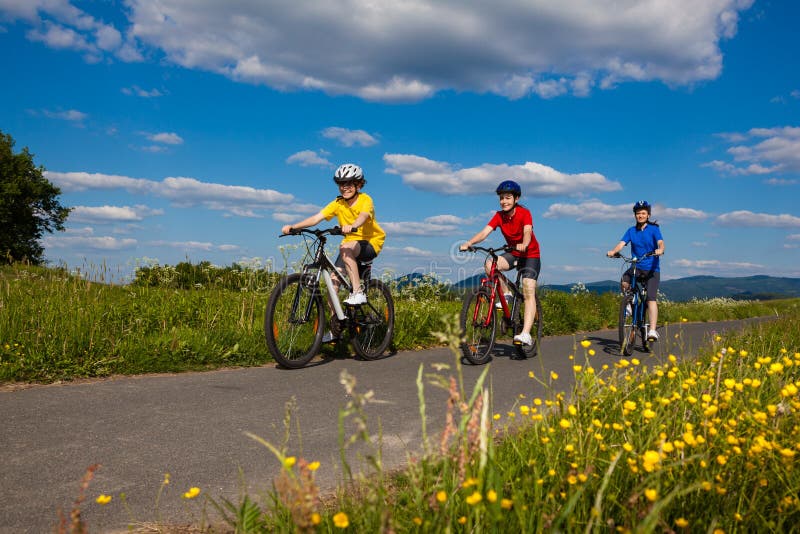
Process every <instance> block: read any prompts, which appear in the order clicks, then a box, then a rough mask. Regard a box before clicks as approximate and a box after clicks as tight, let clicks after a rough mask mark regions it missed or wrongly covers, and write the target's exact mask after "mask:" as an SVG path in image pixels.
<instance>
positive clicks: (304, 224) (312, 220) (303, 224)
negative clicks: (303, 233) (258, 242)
mask: <svg viewBox="0 0 800 534" xmlns="http://www.w3.org/2000/svg"><path fill="white" fill-rule="evenodd" d="M324 218H325V216H324V215H323V214H322V212H319V213H317V214H315V215H312V216H311V217H306V218H305V219H303V220H302V221H300V222H298V223H295V224H287V225H285V226H284V227H283V228H281V232H282V233H284V234H288V233H289V232H291V231H292V230H293V229H294V230H297V229H300V228H308V227H309V226H314V225H315V224H319V223H320V222H322V220H323V219H324Z"/></svg>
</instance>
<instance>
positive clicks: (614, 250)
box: [606, 241, 627, 258]
mask: <svg viewBox="0 0 800 534" xmlns="http://www.w3.org/2000/svg"><path fill="white" fill-rule="evenodd" d="M625 245H627V243H626V242H625V241H620V242H619V243H617V246H616V247H614V248H612V249H611V250H609V251H608V252H606V256H608V257H609V258H613V257H614V256H616V255H617V253H618V252H619V251H620V250H622V249H623V248H625Z"/></svg>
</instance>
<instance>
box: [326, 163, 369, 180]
mask: <svg viewBox="0 0 800 534" xmlns="http://www.w3.org/2000/svg"><path fill="white" fill-rule="evenodd" d="M359 180H362V181H364V182H366V180H364V171H362V170H361V167H359V166H358V165H354V164H353V163H345V164H344V165H340V166H339V168H338V169H336V172H335V173H333V181H334V182H336V183H337V184H343V183H346V182H355V181H359Z"/></svg>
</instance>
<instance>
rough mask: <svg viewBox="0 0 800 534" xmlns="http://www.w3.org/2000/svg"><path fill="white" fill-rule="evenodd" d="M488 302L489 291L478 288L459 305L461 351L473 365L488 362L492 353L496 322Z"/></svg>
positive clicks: (492, 309)
mask: <svg viewBox="0 0 800 534" xmlns="http://www.w3.org/2000/svg"><path fill="white" fill-rule="evenodd" d="M490 302H491V298H490V295H489V291H488V290H487V289H486V288H478V289H476V290H475V291H473V292H472V293H470V294H468V295H467V296H466V297H465V298H464V305H463V306H462V307H461V334H462V337H463V338H464V342H462V343H461V352H462V353H463V355H464V358H466V359H467V361H469V362H470V363H472V364H474V365H482V364H484V363H486V362H488V361H489V359H490V358H491V355H492V348H493V347H494V339H495V335H496V327H497V324H496V322H495V311H494V308H493V307H492V306H491V305H490ZM487 319H488V322H487Z"/></svg>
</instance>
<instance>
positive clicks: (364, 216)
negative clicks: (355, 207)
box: [342, 211, 369, 234]
mask: <svg viewBox="0 0 800 534" xmlns="http://www.w3.org/2000/svg"><path fill="white" fill-rule="evenodd" d="M367 220H369V212H367V211H362V212H361V213H359V214H358V217H356V220H355V221H353V224H345V225H344V226H342V233H343V234H349V233H351V232H355V231H356V230H358V229H359V228H361V226H362V225H363V224H364V223H365V222H367Z"/></svg>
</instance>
